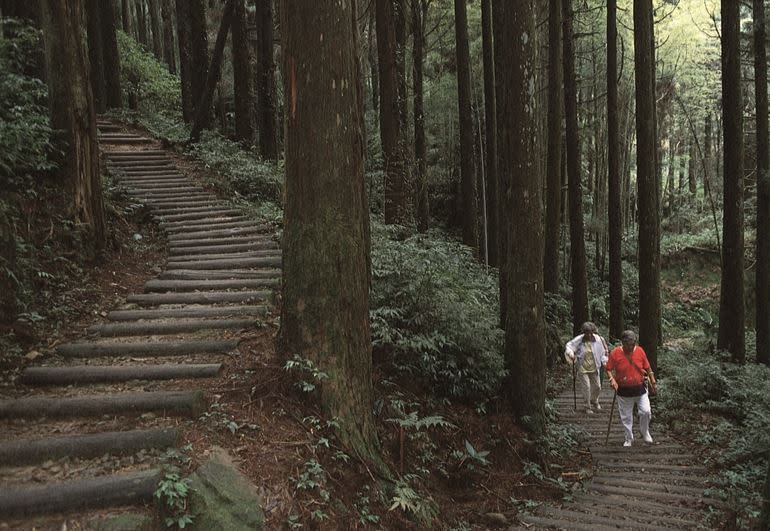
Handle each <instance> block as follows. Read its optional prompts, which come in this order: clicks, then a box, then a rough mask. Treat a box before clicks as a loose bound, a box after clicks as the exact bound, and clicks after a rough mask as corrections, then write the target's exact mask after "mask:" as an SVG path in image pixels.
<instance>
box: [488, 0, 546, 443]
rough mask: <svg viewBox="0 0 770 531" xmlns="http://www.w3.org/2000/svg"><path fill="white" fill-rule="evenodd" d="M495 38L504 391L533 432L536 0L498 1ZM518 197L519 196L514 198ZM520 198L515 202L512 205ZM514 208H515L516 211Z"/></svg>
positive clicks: (537, 379) (538, 386)
mask: <svg viewBox="0 0 770 531" xmlns="http://www.w3.org/2000/svg"><path fill="white" fill-rule="evenodd" d="M494 10H495V11H494V17H495V20H494V39H495V42H498V43H500V44H501V47H500V48H498V50H499V49H501V48H502V49H505V50H507V53H505V54H503V56H502V57H499V62H498V65H499V66H500V68H498V69H497V70H496V72H495V74H496V75H497V82H498V83H499V84H500V85H501V86H504V87H505V88H506V90H504V91H501V92H500V93H498V98H497V105H498V111H499V115H498V128H499V132H500V136H499V137H498V141H499V147H500V151H499V157H500V158H499V167H498V169H499V172H500V177H501V183H502V192H503V193H502V196H503V198H509V199H508V200H506V203H507V204H506V207H508V217H507V220H506V224H505V226H504V227H503V230H504V231H505V232H506V233H507V234H508V238H509V240H510V241H511V242H526V244H525V245H510V246H508V260H507V263H508V272H507V275H508V283H507V284H508V300H509V301H516V303H515V304H509V307H508V310H507V314H506V315H507V319H506V326H505V363H506V366H507V368H508V374H509V377H508V381H507V383H506V387H505V390H504V392H505V394H506V395H507V396H508V397H509V399H510V403H511V407H512V409H513V412H514V415H516V416H517V417H518V418H519V419H523V418H524V417H527V418H528V419H529V421H528V426H529V428H530V429H531V430H532V431H533V432H535V433H538V434H539V433H543V432H544V431H545V321H544V314H543V248H542V241H543V225H542V221H541V219H542V206H541V204H540V187H541V182H540V176H539V172H538V169H537V168H538V163H537V156H536V150H535V145H534V142H535V137H536V136H537V119H536V117H535V109H536V103H535V102H536V94H535V92H534V89H533V87H534V86H535V79H534V76H535V46H534V32H535V2H534V0H519V1H517V2H498V3H495V5H494ZM510 198H513V199H510ZM511 201H515V202H516V204H515V205H514V204H511ZM513 207H515V208H513Z"/></svg>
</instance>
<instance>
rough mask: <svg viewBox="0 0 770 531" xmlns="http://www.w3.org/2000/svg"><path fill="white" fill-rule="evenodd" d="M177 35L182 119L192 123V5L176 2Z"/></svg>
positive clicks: (181, 0)
mask: <svg viewBox="0 0 770 531" xmlns="http://www.w3.org/2000/svg"><path fill="white" fill-rule="evenodd" d="M176 33H177V40H178V41H179V80H180V81H181V83H180V85H181V87H182V118H183V119H184V121H185V122H188V123H189V122H192V120H193V118H194V117H195V114H194V112H195V104H194V103H193V92H192V90H193V89H192V75H193V70H192V50H191V48H190V4H189V3H188V1H187V0H176Z"/></svg>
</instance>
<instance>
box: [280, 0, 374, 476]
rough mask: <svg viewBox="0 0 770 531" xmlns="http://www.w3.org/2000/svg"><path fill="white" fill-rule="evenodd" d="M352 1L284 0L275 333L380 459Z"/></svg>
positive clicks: (349, 433)
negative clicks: (279, 306)
mask: <svg viewBox="0 0 770 531" xmlns="http://www.w3.org/2000/svg"><path fill="white" fill-rule="evenodd" d="M354 6H355V3H353V2H347V3H339V2H333V1H331V0H284V2H283V3H282V4H281V27H282V28H284V30H283V31H282V34H283V40H284V44H283V49H284V54H283V57H284V61H285V63H284V72H286V75H285V76H284V81H285V94H286V95H287V98H288V101H287V113H286V114H287V127H286V132H287V135H286V208H285V211H284V233H283V278H284V282H283V310H282V315H281V330H280V338H279V339H280V344H281V346H282V349H283V351H284V353H286V355H299V356H301V357H303V358H305V359H307V360H309V361H310V362H311V363H313V365H314V366H315V367H317V368H318V369H319V370H321V371H323V372H325V373H326V374H327V375H328V378H327V379H325V380H323V381H318V382H315V383H316V384H317V388H318V389H319V394H320V401H321V405H322V407H323V409H324V411H325V413H326V414H327V415H328V417H329V418H333V419H336V420H337V421H338V422H339V430H338V432H337V433H338V435H339V437H340V439H341V442H342V444H343V445H344V446H346V447H348V448H351V449H352V450H353V452H354V455H359V456H361V457H363V458H364V459H365V460H367V461H375V462H380V457H379V444H378V441H377V435H376V430H375V424H374V419H373V416H372V408H373V401H374V396H373V395H374V393H373V386H372V362H371V353H372V351H371V338H370V332H369V295H368V291H369V280H368V273H367V271H368V267H367V234H368V219H369V215H368V205H367V200H366V190H365V188H364V173H363V169H364V168H363V155H364V146H363V141H362V140H363V136H362V129H363V118H362V115H361V109H362V101H361V98H362V97H363V95H362V94H361V93H360V88H359V84H358V82H357V81H356V80H357V79H358V76H359V75H360V69H359V65H358V55H357V54H358V48H357V28H356V16H355V8H354ZM320 35H323V38H320ZM340 123H343V124H346V127H340V126H339V124H340Z"/></svg>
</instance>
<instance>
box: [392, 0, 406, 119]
mask: <svg viewBox="0 0 770 531" xmlns="http://www.w3.org/2000/svg"><path fill="white" fill-rule="evenodd" d="M393 15H394V16H393V22H394V24H395V36H396V71H397V72H398V112H399V119H400V120H401V123H402V124H404V127H405V128H406V123H407V105H406V37H407V35H406V34H407V31H406V30H407V28H406V0H393Z"/></svg>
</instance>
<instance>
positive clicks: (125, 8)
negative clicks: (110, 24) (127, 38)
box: [120, 0, 133, 35]
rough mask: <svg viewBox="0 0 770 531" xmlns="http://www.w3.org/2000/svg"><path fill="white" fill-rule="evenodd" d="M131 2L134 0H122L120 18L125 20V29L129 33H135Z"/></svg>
mask: <svg viewBox="0 0 770 531" xmlns="http://www.w3.org/2000/svg"><path fill="white" fill-rule="evenodd" d="M131 2H133V0H120V18H121V20H122V21H123V31H124V32H126V33H127V34H128V35H131V34H132V33H133V28H132V27H131Z"/></svg>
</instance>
